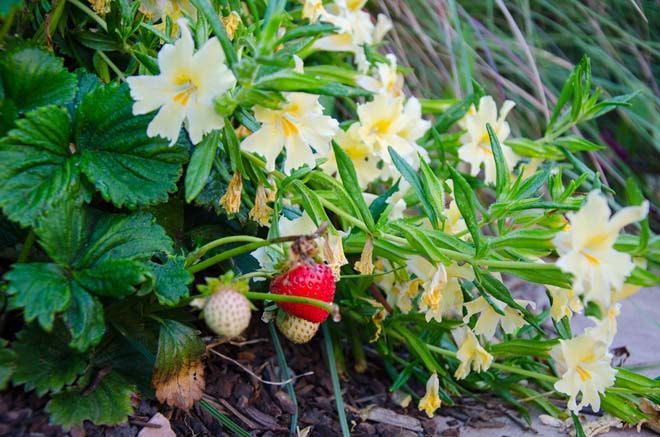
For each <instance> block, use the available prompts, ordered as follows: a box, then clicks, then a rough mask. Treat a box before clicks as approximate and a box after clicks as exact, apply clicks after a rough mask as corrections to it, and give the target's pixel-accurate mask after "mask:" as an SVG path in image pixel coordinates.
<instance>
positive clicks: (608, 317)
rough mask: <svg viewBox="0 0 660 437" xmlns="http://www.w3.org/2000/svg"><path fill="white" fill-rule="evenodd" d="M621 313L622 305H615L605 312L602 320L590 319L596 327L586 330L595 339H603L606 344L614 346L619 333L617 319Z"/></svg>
mask: <svg viewBox="0 0 660 437" xmlns="http://www.w3.org/2000/svg"><path fill="white" fill-rule="evenodd" d="M620 313H621V304H618V303H615V304H613V305H612V306H611V307H609V308H608V309H607V311H605V312H604V314H603V318H602V319H597V318H595V317H589V318H590V319H591V321H592V322H594V326H592V327H590V328H587V329H586V330H585V332H586V331H589V332H590V333H591V335H593V336H594V337H595V338H599V339H602V341H604V342H605V343H607V344H608V345H609V344H612V341H613V340H614V336H615V335H616V333H617V329H618V324H617V320H616V318H617V317H619V314H620Z"/></svg>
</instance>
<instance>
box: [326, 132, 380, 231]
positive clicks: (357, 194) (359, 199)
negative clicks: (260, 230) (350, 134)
mask: <svg viewBox="0 0 660 437" xmlns="http://www.w3.org/2000/svg"><path fill="white" fill-rule="evenodd" d="M332 149H333V150H334V152H335V158H336V160H337V170H338V171H339V176H340V177H341V182H342V184H343V185H344V188H345V189H346V192H348V195H349V196H351V200H352V201H353V204H354V205H355V206H356V207H357V209H358V211H360V215H361V216H362V220H363V221H364V224H365V225H367V228H368V229H369V230H370V231H373V230H374V228H375V227H376V224H375V223H374V218H373V217H372V216H371V212H370V211H369V207H368V206H367V202H365V201H364V196H363V195H362V189H361V188H360V184H359V183H358V178H357V174H356V173H355V167H354V166H353V162H352V161H351V158H349V157H348V155H347V154H346V152H345V151H344V149H342V148H341V147H340V146H339V145H338V144H337V143H335V142H334V141H333V142H332Z"/></svg>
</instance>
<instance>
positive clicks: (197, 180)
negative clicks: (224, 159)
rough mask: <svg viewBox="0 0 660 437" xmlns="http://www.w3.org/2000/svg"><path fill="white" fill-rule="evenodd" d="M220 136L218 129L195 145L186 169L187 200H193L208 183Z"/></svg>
mask: <svg viewBox="0 0 660 437" xmlns="http://www.w3.org/2000/svg"><path fill="white" fill-rule="evenodd" d="M219 136H220V134H219V133H218V131H213V132H211V133H210V134H207V135H206V136H205V137H204V139H203V140H202V142H201V143H199V144H197V145H196V146H195V150H194V151H193V154H192V156H191V157H190V162H189V163H188V169H187V170H186V180H185V187H186V202H188V203H190V202H192V201H193V199H195V197H197V195H198V194H199V193H200V192H201V191H202V189H203V188H204V186H205V185H206V181H207V180H208V178H209V175H210V174H211V168H212V167H213V159H214V158H215V153H216V150H217V148H218V142H219Z"/></svg>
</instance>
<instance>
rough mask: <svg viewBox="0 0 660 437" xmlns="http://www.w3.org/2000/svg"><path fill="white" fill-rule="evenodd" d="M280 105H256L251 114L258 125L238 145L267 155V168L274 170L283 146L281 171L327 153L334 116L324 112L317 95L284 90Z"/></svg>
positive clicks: (334, 127)
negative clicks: (282, 168) (275, 107)
mask: <svg viewBox="0 0 660 437" xmlns="http://www.w3.org/2000/svg"><path fill="white" fill-rule="evenodd" d="M285 97H286V99H287V101H286V103H285V104H284V105H283V106H282V108H280V109H268V108H263V107H261V106H255V108H254V116H255V118H256V119H257V121H259V122H260V123H261V127H260V128H259V129H258V130H257V131H256V132H254V133H253V134H251V135H250V136H248V137H247V138H245V139H244V140H243V142H242V143H241V148H242V149H243V150H245V151H247V152H253V153H256V154H259V155H261V156H263V157H264V158H266V169H267V170H268V171H273V170H275V159H276V158H277V156H278V155H279V154H280V152H281V151H282V149H285V150H286V162H285V163H284V172H285V173H287V174H289V173H291V170H293V169H296V168H298V167H301V166H303V165H308V166H310V167H314V166H315V165H316V157H317V156H319V157H326V156H328V154H329V152H330V140H331V139H332V138H333V137H334V136H335V134H336V133H337V131H338V129H339V124H338V123H337V120H335V119H333V118H332V117H329V116H327V115H323V107H322V106H321V104H320V103H319V97H318V96H316V95H313V94H305V93H286V94H285Z"/></svg>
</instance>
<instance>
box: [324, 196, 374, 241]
mask: <svg viewBox="0 0 660 437" xmlns="http://www.w3.org/2000/svg"><path fill="white" fill-rule="evenodd" d="M319 199H320V200H321V204H323V206H324V207H325V208H327V209H329V210H330V211H332V212H334V213H335V214H336V215H338V216H339V217H341V218H342V219H344V220H346V221H347V222H348V223H350V224H352V225H354V226H356V227H357V228H359V229H361V230H363V231H364V232H367V233H368V232H369V229H368V228H367V227H366V226H365V224H364V223H363V222H362V220H360V219H358V218H356V217H353V216H352V215H350V214H349V213H347V212H346V211H344V210H343V209H341V208H340V207H338V206H336V205H335V204H333V203H332V202H330V201H329V200H328V199H324V198H323V197H319Z"/></svg>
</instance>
